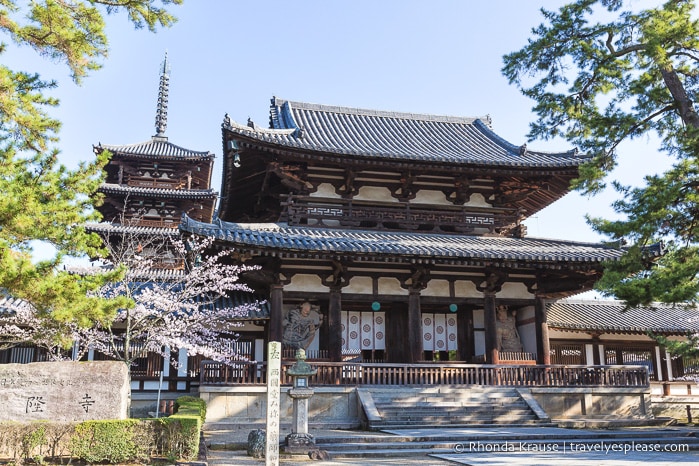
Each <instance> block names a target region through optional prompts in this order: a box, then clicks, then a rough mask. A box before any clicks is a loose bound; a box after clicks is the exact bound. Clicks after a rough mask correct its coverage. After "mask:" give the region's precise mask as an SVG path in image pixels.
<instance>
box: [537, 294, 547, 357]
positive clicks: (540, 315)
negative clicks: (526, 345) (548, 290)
mask: <svg viewBox="0 0 699 466" xmlns="http://www.w3.org/2000/svg"><path fill="white" fill-rule="evenodd" d="M534 321H535V324H536V363H537V364H545V365H549V364H551V343H550V341H549V324H548V322H547V315H546V300H545V299H544V298H542V297H541V296H537V297H536V300H535V301H534Z"/></svg>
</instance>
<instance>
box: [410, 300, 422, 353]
mask: <svg viewBox="0 0 699 466" xmlns="http://www.w3.org/2000/svg"><path fill="white" fill-rule="evenodd" d="M408 349H409V351H410V353H409V360H408V362H419V361H422V360H423V359H424V356H423V350H422V314H421V312H420V290H416V289H414V288H411V289H410V294H409V295H408Z"/></svg>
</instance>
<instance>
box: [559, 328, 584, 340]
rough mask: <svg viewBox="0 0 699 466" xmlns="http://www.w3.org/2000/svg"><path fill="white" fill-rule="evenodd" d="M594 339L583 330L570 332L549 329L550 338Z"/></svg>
mask: <svg viewBox="0 0 699 466" xmlns="http://www.w3.org/2000/svg"><path fill="white" fill-rule="evenodd" d="M555 339H562V340H592V337H591V336H590V335H589V334H587V333H583V332H568V331H565V330H557V329H549V340H555Z"/></svg>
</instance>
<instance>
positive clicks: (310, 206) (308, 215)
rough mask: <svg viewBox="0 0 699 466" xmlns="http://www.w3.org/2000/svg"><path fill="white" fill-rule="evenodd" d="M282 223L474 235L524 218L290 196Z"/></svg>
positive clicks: (511, 213) (469, 209) (505, 211)
mask: <svg viewBox="0 0 699 466" xmlns="http://www.w3.org/2000/svg"><path fill="white" fill-rule="evenodd" d="M282 205H283V206H284V207H285V212H284V214H283V215H282V220H283V221H286V222H288V223H289V225H307V224H311V223H312V222H315V224H316V225H318V226H334V225H336V224H337V223H338V222H339V224H340V225H342V226H348V227H360V226H361V227H368V228H373V227H376V228H385V229H396V228H398V229H409V230H410V229H420V230H429V229H431V230H437V231H439V230H445V231H457V232H472V231H474V229H476V228H483V229H487V230H488V231H490V232H497V231H500V230H503V229H512V228H515V227H516V226H517V225H519V221H520V219H521V215H520V213H519V211H518V210H517V209H512V208H483V207H473V206H440V207H439V208H438V209H436V208H435V207H434V206H429V205H425V204H422V205H420V204H410V203H408V202H378V201H377V202H367V201H357V200H352V199H333V198H315V197H310V196H287V198H286V200H285V201H282Z"/></svg>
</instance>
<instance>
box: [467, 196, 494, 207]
mask: <svg viewBox="0 0 699 466" xmlns="http://www.w3.org/2000/svg"><path fill="white" fill-rule="evenodd" d="M464 205H469V206H473V207H492V204H490V203H489V202H488V201H486V200H485V198H484V197H483V195H482V194H481V193H473V194H471V197H470V198H469V199H468V202H467V203H465V204H464Z"/></svg>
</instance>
